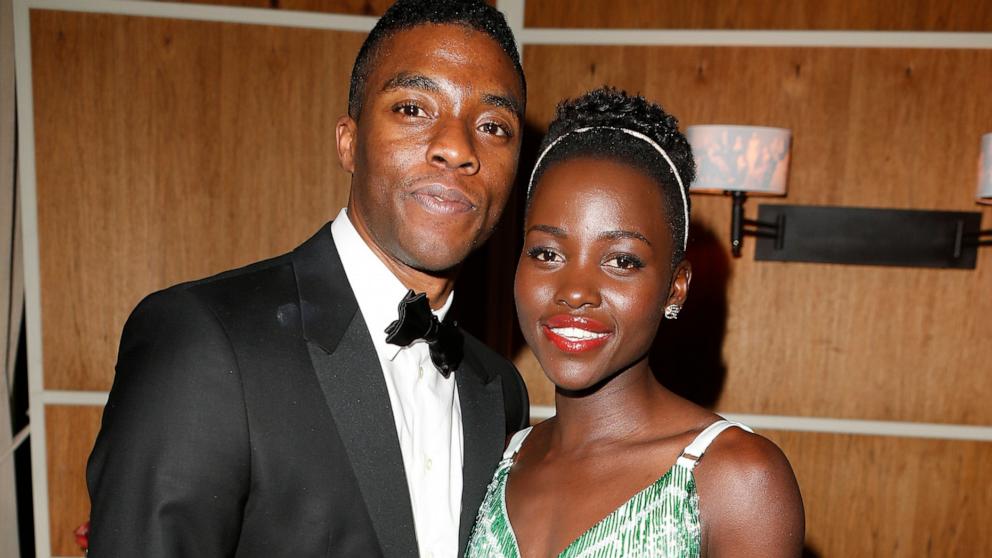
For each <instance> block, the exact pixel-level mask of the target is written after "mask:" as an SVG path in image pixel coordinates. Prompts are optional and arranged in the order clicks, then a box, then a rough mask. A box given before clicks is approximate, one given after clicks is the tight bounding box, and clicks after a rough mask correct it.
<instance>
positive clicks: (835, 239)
mask: <svg viewBox="0 0 992 558" xmlns="http://www.w3.org/2000/svg"><path fill="white" fill-rule="evenodd" d="M686 137H687V139H688V140H689V143H690V144H691V145H692V150H693V156H694V157H695V159H696V165H697V169H698V170H697V180H696V182H695V183H694V184H693V185H692V187H690V191H693V192H722V193H726V194H729V195H731V196H732V197H733V200H734V202H733V209H732V213H731V250H732V252H733V254H734V256H740V253H741V245H742V242H743V237H744V236H745V235H747V236H754V237H757V241H756V243H755V248H754V259H755V260H765V261H798V262H815V263H840V264H854V265H885V266H902V267H937V268H960V269H974V267H975V263H976V261H977V259H978V254H977V249H978V247H979V246H982V245H986V244H992V240H984V238H985V237H990V238H992V230H990V231H980V230H979V229H980V227H981V220H982V214H981V213H979V212H977V211H973V212H968V211H921V210H905V209H874V208H861V207H826V206H801V205H759V206H758V218H757V219H747V218H745V217H744V201H745V199H746V196H747V195H748V194H752V195H754V194H764V195H779V196H781V195H785V191H786V180H787V174H788V169H789V149H790V144H791V134H790V132H789V130H783V129H780V128H763V127H748V126H690V127H688V128H687V129H686ZM988 137H989V136H986V138H985V140H983V145H984V146H985V152H986V153H987V156H986V157H985V159H984V160H992V140H990V139H988ZM982 168H983V174H982V175H981V176H982V177H983V178H982V179H981V180H980V185H979V197H980V198H982V197H983V196H987V197H988V198H989V203H992V178H990V179H989V180H986V179H985V178H984V177H986V176H989V175H990V174H992V171H989V169H988V167H987V166H984V163H983V167H982ZM983 192H984V194H983Z"/></svg>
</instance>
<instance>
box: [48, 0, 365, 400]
mask: <svg viewBox="0 0 992 558" xmlns="http://www.w3.org/2000/svg"><path fill="white" fill-rule="evenodd" d="M31 26H32V55H33V77H34V92H35V93H34V94H35V97H34V103H35V115H36V116H35V135H36V150H37V151H36V157H37V159H36V161H37V175H38V184H37V197H38V227H39V242H40V247H41V250H40V251H41V282H42V285H41V288H42V297H41V298H42V324H43V331H42V337H43V339H42V343H43V346H44V369H45V387H46V388H47V389H79V390H106V389H109V387H110V384H111V380H112V378H113V365H114V362H115V360H116V352H117V343H118V340H119V336H120V332H121V327H122V326H123V323H124V320H125V318H126V317H127V315H128V313H129V312H130V310H131V309H132V308H133V307H134V306H135V304H136V303H137V302H138V301H139V300H140V299H141V298H142V297H143V296H145V295H146V294H148V293H150V292H152V291H154V290H157V289H160V288H163V287H165V286H168V285H170V284H174V283H177V282H180V281H184V280H190V279H194V278H197V277H202V276H206V275H209V274H212V273H216V272H219V271H222V270H224V269H229V268H232V267H235V266H238V265H243V264H247V263H249V262H252V261H255V260H258V259H262V258H265V257H269V256H274V255H277V254H279V253H282V252H284V251H287V250H289V249H291V248H293V247H294V246H296V245H297V244H298V243H299V242H301V241H303V240H304V239H306V238H307V237H308V236H309V235H310V234H312V233H313V232H315V231H316V230H317V229H318V228H319V227H320V226H321V225H322V224H323V223H324V222H326V221H327V220H329V219H330V218H332V217H333V216H334V215H335V214H336V212H337V210H338V209H339V208H340V207H342V206H343V205H344V204H345V202H346V201H347V192H348V185H349V179H348V176H347V174H345V173H344V172H343V171H341V170H340V169H339V167H338V162H337V156H336V152H335V139H334V125H335V122H336V119H337V117H338V116H339V115H340V114H343V113H344V112H345V106H346V103H347V76H348V75H349V73H350V69H351V64H352V62H353V60H354V55H355V52H356V51H357V49H358V47H359V45H360V43H361V41H362V39H363V36H362V35H361V34H351V33H341V32H328V31H318V30H301V29H287V28H277V27H264V26H248V25H234V24H221V23H207V22H190V21H173V20H166V19H152V18H135V17H125V16H111V15H95V14H83V13H60V12H44V11H41V12H39V11H33V12H32V19H31Z"/></svg>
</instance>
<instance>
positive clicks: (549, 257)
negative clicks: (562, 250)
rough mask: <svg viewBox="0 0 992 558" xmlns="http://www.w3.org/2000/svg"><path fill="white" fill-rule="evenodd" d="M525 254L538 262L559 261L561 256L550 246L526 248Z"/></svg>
mask: <svg viewBox="0 0 992 558" xmlns="http://www.w3.org/2000/svg"><path fill="white" fill-rule="evenodd" d="M527 256H528V257H530V258H532V259H535V260H537V261H539V262H557V261H561V256H560V255H558V254H557V253H556V252H555V251H554V250H552V249H550V248H540V247H537V248H531V249H530V250H527Z"/></svg>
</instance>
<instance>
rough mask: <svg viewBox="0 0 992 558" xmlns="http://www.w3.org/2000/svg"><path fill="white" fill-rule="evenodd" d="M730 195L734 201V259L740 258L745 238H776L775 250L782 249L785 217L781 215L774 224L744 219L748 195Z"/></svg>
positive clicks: (731, 224)
mask: <svg viewBox="0 0 992 558" xmlns="http://www.w3.org/2000/svg"><path fill="white" fill-rule="evenodd" d="M730 195H731V197H732V198H733V200H734V203H733V206H732V207H731V213H730V250H731V252H732V253H733V255H734V257H735V258H739V257H740V255H741V248H742V247H743V246H744V237H745V236H759V237H763V238H774V239H775V248H776V249H781V248H782V238H783V233H784V231H785V215H779V217H778V219H776V221H775V222H774V223H771V222H768V221H758V220H755V219H748V218H747V217H744V202H745V201H747V194H746V193H744V192H730ZM748 227H750V228H748Z"/></svg>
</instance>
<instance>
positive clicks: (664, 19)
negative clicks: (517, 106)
mask: <svg viewBox="0 0 992 558" xmlns="http://www.w3.org/2000/svg"><path fill="white" fill-rule="evenodd" d="M524 24H525V25H526V26H527V27H559V28H607V29H792V30H802V29H810V30H823V31H830V30H859V31H989V30H992V4H990V3H989V2H986V1H984V0H961V1H956V2H945V1H943V0H908V1H905V2H898V1H893V0H886V1H881V2H877V1H874V0H858V1H857V2H850V1H847V0H797V1H792V2H776V1H775V0H668V1H666V2H658V1H656V0H618V1H613V2H603V1H602V0H528V1H527V3H526V9H525V16H524Z"/></svg>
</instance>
